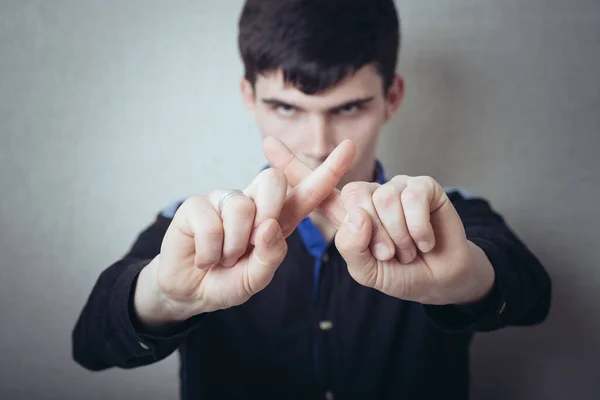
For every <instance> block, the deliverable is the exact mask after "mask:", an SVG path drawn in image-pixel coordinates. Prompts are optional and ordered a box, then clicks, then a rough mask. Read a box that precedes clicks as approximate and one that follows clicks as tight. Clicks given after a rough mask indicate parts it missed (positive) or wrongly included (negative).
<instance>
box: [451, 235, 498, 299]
mask: <svg viewBox="0 0 600 400" xmlns="http://www.w3.org/2000/svg"><path fill="white" fill-rule="evenodd" d="M467 243H468V248H469V260H470V263H469V270H470V273H469V274H468V277H467V278H466V279H465V284H466V285H465V289H464V290H463V291H461V295H460V296H459V297H458V298H457V299H455V301H453V302H452V303H453V304H456V305H462V306H464V305H470V304H474V303H477V302H479V301H480V300H482V299H483V298H485V297H486V296H488V295H489V294H490V293H491V291H492V289H493V287H494V281H495V279H496V273H495V272H494V268H493V267H492V263H491V262H490V260H489V259H488V258H487V255H486V254H485V252H484V251H483V250H482V249H481V248H479V247H478V246H477V245H476V244H474V243H472V242H470V241H468V242H467Z"/></svg>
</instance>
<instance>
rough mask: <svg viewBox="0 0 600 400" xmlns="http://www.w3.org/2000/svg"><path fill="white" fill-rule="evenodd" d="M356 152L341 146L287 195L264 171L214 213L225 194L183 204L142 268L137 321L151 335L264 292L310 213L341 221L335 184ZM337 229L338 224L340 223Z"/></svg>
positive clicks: (276, 174)
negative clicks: (323, 210)
mask: <svg viewBox="0 0 600 400" xmlns="http://www.w3.org/2000/svg"><path fill="white" fill-rule="evenodd" d="M355 152H356V148H355V145H354V143H353V142H352V141H350V140H346V141H344V142H342V143H341V144H340V145H339V146H338V147H337V148H336V149H335V150H334V151H333V152H332V153H331V154H330V155H329V157H328V158H327V160H326V161H325V162H324V163H323V164H322V165H321V166H319V167H318V168H316V169H315V170H314V171H312V170H311V171H310V172H309V173H308V174H306V175H305V176H304V177H303V179H301V180H298V181H296V182H295V185H294V188H289V186H288V182H287V178H286V176H285V174H283V173H282V172H281V171H278V170H277V169H273V168H269V169H266V170H264V171H263V172H261V173H260V174H259V175H258V176H257V177H256V178H255V179H254V181H253V182H252V183H251V184H250V186H248V188H246V189H245V190H244V191H243V192H244V196H241V195H240V196H234V197H231V198H230V199H229V200H228V201H226V202H225V204H224V205H223V207H222V209H221V210H219V207H218V203H219V199H220V198H221V197H222V195H223V194H224V193H226V191H224V190H217V191H214V192H212V193H210V194H209V195H206V196H195V197H190V198H189V199H187V200H186V201H185V202H184V203H183V204H182V205H181V206H180V207H179V209H178V210H177V212H176V214H175V216H174V217H173V221H172V222H171V224H170V226H169V227H168V229H167V232H166V234H165V237H164V239H163V242H162V245H161V251H160V254H159V255H158V256H157V257H156V258H155V259H154V260H152V261H151V262H150V263H149V264H148V265H147V266H146V267H144V268H143V269H142V271H141V272H140V275H139V277H138V281H137V284H136V288H135V292H134V309H135V311H136V315H137V317H138V320H139V321H141V323H142V324H143V325H145V326H146V327H147V328H149V329H152V330H160V329H162V328H165V327H167V326H169V325H170V324H173V323H177V322H180V321H184V320H186V319H188V318H190V317H192V316H194V315H198V314H201V313H205V312H211V311H215V310H219V309H225V308H229V307H233V306H236V305H239V304H242V303H244V302H246V301H247V300H248V299H249V298H250V297H251V296H252V295H254V294H255V293H257V292H259V291H260V290H262V289H264V288H265V287H266V286H267V285H268V284H269V282H270V281H271V279H272V278H273V275H274V274H275V271H276V270H277V268H278V267H279V265H280V264H281V262H282V261H283V259H284V257H285V255H286V253H287V245H286V241H285V238H286V237H287V236H289V235H290V234H291V233H292V232H293V231H294V229H295V228H296V226H297V225H298V224H299V223H300V222H301V221H302V220H303V219H304V218H305V217H306V216H308V215H309V214H310V213H311V212H313V211H314V209H315V208H316V207H317V206H319V205H323V204H329V206H328V209H329V210H331V212H332V213H334V214H335V215H341V216H343V215H344V209H343V205H342V203H341V202H340V201H339V192H338V191H336V190H335V188H336V185H337V184H338V182H339V180H340V179H341V178H342V177H343V176H344V174H345V173H346V172H347V170H348V168H349V167H350V165H351V164H352V161H353V158H354V154H355ZM340 222H341V221H340Z"/></svg>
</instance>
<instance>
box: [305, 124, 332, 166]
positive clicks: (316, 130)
mask: <svg viewBox="0 0 600 400" xmlns="http://www.w3.org/2000/svg"><path fill="white" fill-rule="evenodd" d="M311 117H312V118H311V123H310V133H309V137H310V140H312V146H310V149H311V154H310V157H312V158H314V159H316V160H319V161H321V162H322V161H324V160H325V158H327V156H328V155H329V153H331V152H332V151H333V149H334V147H335V146H334V145H333V135H332V133H333V132H331V130H332V129H331V126H330V125H331V124H330V122H329V120H328V118H327V117H326V116H324V115H312V116H311Z"/></svg>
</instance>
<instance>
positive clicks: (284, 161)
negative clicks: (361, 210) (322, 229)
mask: <svg viewBox="0 0 600 400" xmlns="http://www.w3.org/2000/svg"><path fill="white" fill-rule="evenodd" d="M263 151H264V153H265V156H266V157H267V159H268V160H269V163H270V164H271V166H272V167H274V168H277V169H279V170H280V171H283V173H284V174H285V175H286V177H287V179H288V183H289V185H290V186H291V187H292V188H293V189H292V191H291V192H290V194H289V195H288V198H287V199H286V202H285V205H284V206H283V210H282V212H281V219H280V224H281V227H282V229H283V232H284V235H288V234H290V233H291V232H292V231H293V230H294V228H295V227H296V226H297V225H298V224H299V223H300V221H302V220H303V219H304V218H306V217H307V216H308V215H309V214H310V213H311V212H312V211H313V210H314V209H315V208H319V209H321V210H322V211H323V212H324V214H325V217H326V218H327V220H328V221H329V223H331V224H332V225H333V226H334V227H335V228H336V229H337V228H339V227H340V225H341V224H342V221H343V220H344V217H345V215H346V211H345V209H344V206H343V204H342V201H341V199H340V191H339V190H337V189H336V186H337V184H338V182H339V181H340V179H341V178H342V177H343V176H344V174H345V173H346V172H347V171H348V169H349V168H350V165H351V164H352V161H353V159H354V154H355V152H356V147H355V145H354V143H353V142H352V141H351V140H345V141H343V142H342V143H340V144H339V145H338V147H336V148H335V150H334V151H333V152H332V153H331V154H330V155H329V157H327V159H326V160H325V162H323V164H321V165H320V166H319V167H318V168H317V169H315V170H314V171H313V170H312V168H310V167H309V166H308V165H306V164H304V163H303V162H302V161H301V160H300V159H298V157H296V155H295V154H294V153H293V152H292V151H291V150H290V149H289V148H288V147H287V146H286V145H285V144H283V143H282V142H281V141H280V140H278V139H276V138H273V137H268V138H266V139H265V141H264V142H263Z"/></svg>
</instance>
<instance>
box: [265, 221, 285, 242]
mask: <svg viewBox="0 0 600 400" xmlns="http://www.w3.org/2000/svg"><path fill="white" fill-rule="evenodd" d="M281 237H282V236H281V233H280V232H279V229H278V228H277V225H276V224H273V225H271V226H270V227H269V229H268V230H267V232H266V233H265V241H266V242H267V244H268V245H273V244H275V243H277V242H278V241H279V239H280V238H281Z"/></svg>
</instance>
